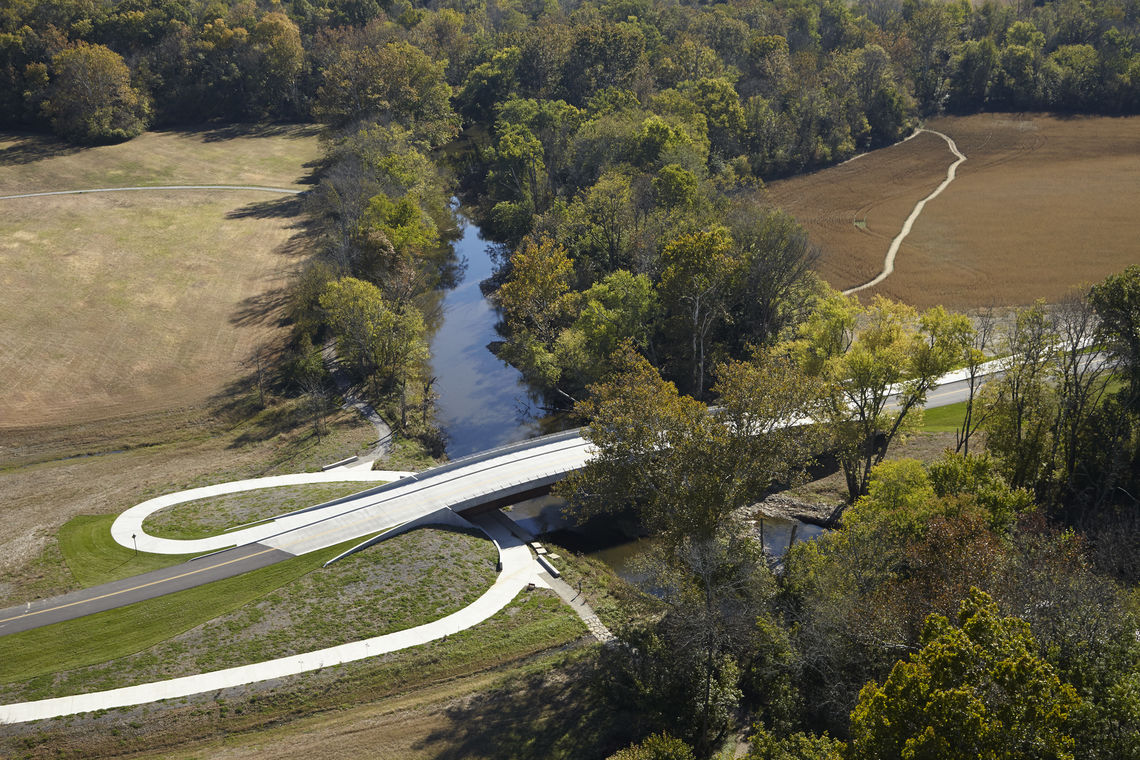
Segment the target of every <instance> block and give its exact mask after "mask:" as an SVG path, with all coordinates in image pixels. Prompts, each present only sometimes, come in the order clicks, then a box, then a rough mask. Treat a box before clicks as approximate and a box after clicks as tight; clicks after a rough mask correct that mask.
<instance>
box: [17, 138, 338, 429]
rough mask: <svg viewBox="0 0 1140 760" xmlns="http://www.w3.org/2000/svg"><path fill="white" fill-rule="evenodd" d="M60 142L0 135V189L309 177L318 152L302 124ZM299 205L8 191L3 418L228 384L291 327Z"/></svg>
mask: <svg viewBox="0 0 1140 760" xmlns="http://www.w3.org/2000/svg"><path fill="white" fill-rule="evenodd" d="M56 148H57V146H54V145H52V144H51V143H46V142H44V141H42V140H38V139H34V138H26V137H10V138H3V137H0V194H9V193H27V192H37V191H47V190H60V189H82V188H92V187H115V186H120V187H122V186H130V185H153V184H237V183H241V184H247V183H248V184H258V185H273V186H280V187H297V185H296V181H297V180H298V179H299V178H301V177H303V176H304V175H305V174H306V172H307V169H306V168H305V164H306V163H307V162H309V161H311V160H313V159H314V158H315V157H316V156H317V152H318V147H317V144H316V138H315V137H314V136H312V135H309V134H298V133H297V131H296V130H293V131H286V132H285V133H284V134H280V133H275V134H271V135H269V136H248V135H247V136H241V137H236V138H230V137H225V136H222V137H220V138H219V137H218V136H216V135H212V134H208V133H152V134H147V135H143V136H141V137H139V138H137V139H136V140H132V141H130V142H129V143H124V144H122V145H114V146H104V147H98V148H91V149H87V150H82V151H71V150H67V149H63V150H56ZM289 204H292V206H290V205H289ZM296 205H297V204H296V199H295V197H294V196H286V195H274V194H270V193H261V192H237V191H232V192H231V191H144V192H127V193H100V194H88V195H63V196H52V197H41V198H20V199H10V200H0V288H2V290H3V293H4V298H3V300H2V301H0V431H4V430H8V431H13V430H14V429H16V428H23V429H26V428H28V427H35V426H56V425H62V424H73V423H81V422H85V421H90V420H105V419H109V418H121V417H125V416H137V415H139V414H142V413H149V412H158V411H163V410H166V409H183V408H187V407H194V406H197V405H200V404H202V403H203V402H204V401H206V400H207V399H209V398H211V397H212V396H214V395H215V394H218V393H220V392H222V391H223V390H224V389H225V387H226V385H227V384H228V383H229V382H231V381H232V380H234V379H235V378H237V377H239V376H241V375H243V374H245V373H246V372H247V371H248V370H245V369H243V367H242V363H243V362H244V361H245V360H247V359H248V358H249V356H250V354H251V352H252V350H253V347H254V346H256V345H258V344H260V343H262V342H265V341H268V340H270V339H271V338H272V336H273V333H274V331H275V330H277V329H279V328H277V326H276V325H277V322H278V319H277V317H278V316H279V310H278V307H279V298H280V296H281V293H282V288H283V285H284V282H285V278H286V276H287V274H288V273H289V271H291V269H292V268H293V267H294V266H295V265H296V263H297V259H296V257H295V256H294V254H293V252H291V251H290V249H289V246H288V241H289V240H290V238H291V237H292V236H293V235H294V234H295V232H296V229H295V224H296V221H297V218H296V208H295V207H296ZM2 448H3V447H2V446H0V449H2Z"/></svg>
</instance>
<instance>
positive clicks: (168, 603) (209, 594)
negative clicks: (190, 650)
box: [0, 539, 362, 683]
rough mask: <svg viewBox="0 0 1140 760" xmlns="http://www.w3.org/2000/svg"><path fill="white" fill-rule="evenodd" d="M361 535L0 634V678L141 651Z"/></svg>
mask: <svg viewBox="0 0 1140 760" xmlns="http://www.w3.org/2000/svg"><path fill="white" fill-rule="evenodd" d="M361 540H362V539H353V540H352V541H346V542H344V543H343V544H340V545H338V546H334V547H330V548H328V549H324V550H322V551H319V552H312V553H310V554H304V555H302V556H300V557H294V558H293V559H288V560H285V561H284V562H278V563H277V564H274V565H270V566H269V567H263V568H260V569H258V570H253V571H251V572H248V573H244V574H242V575H238V576H235V577H233V578H226V579H224V580H220V581H214V582H213V583H207V584H206V585H204V586H198V587H197V588H192V589H187V590H185V591H179V592H176V593H173V594H167V595H166V596H160V597H158V598H155V599H148V600H146V601H143V602H138V603H136V604H131V605H128V606H126V607H119V608H118V609H114V610H107V611H106V612H99V613H96V614H94V615H88V616H86V617H82V618H76V619H75V620H66V621H63V622H60V623H54V624H52V625H48V626H44V627H43V628H37V629H35V630H31V631H24V632H22V633H14V634H12V635H10V636H4V637H0V683H10V682H13V681H26V680H29V679H32V678H36V677H42V676H47V675H50V674H52V673H57V672H60V671H65V670H71V669H73V668H78V667H82V666H85V665H94V664H97V663H101V662H106V661H108V660H113V659H116V658H118V657H124V656H126V655H129V654H133V653H135V652H140V651H142V650H144V649H146V648H148V647H151V646H153V645H155V644H157V643H159V642H161V641H165V640H166V639H169V638H171V637H173V636H177V635H178V634H180V633H182V632H184V631H188V630H190V629H191V628H193V627H195V626H197V625H201V624H202V623H205V622H207V621H209V620H212V619H214V618H216V617H218V616H220V615H224V614H226V613H228V612H231V611H233V610H236V609H238V608H239V607H241V606H243V605H245V604H248V603H250V602H251V601H253V600H255V599H257V598H259V597H261V596H264V595H265V594H268V593H270V592H272V591H274V590H275V589H278V588H280V587H281V586H284V585H286V584H288V583H290V582H292V581H294V580H296V579H297V578H300V577H301V576H302V575H304V574H306V573H308V572H310V571H312V570H315V569H317V568H319V567H320V566H321V565H322V564H323V563H324V562H325V561H326V560H328V559H329V558H331V557H334V556H336V555H337V554H339V553H340V552H342V551H344V550H346V549H348V548H350V547H352V546H354V545H356V544H357V543H359V542H360V541H361ZM128 551H129V550H128Z"/></svg>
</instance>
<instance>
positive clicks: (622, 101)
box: [0, 0, 1140, 212]
mask: <svg viewBox="0 0 1140 760" xmlns="http://www.w3.org/2000/svg"><path fill="white" fill-rule="evenodd" d="M1138 23H1140V13H1138V11H1137V8H1136V5H1135V2H1129V1H1128V0H1097V1H1096V2H1091V3H1090V2H1080V1H1079V0H1054V1H1053V2H1047V3H1035V4H1030V3H1028V2H1024V3H1017V4H997V3H992V2H987V3H983V4H979V5H977V6H971V5H970V4H968V3H965V2H962V3H941V2H930V1H925V2H924V1H923V0H905V1H904V2H898V1H897V0H861V1H860V2H858V3H855V4H847V3H843V2H839V1H838V0H827V2H822V3H804V2H802V1H801V0H779V2H775V3H765V4H757V3H751V2H734V3H717V4H711V5H695V4H693V5H689V4H682V5H673V6H669V5H664V4H654V3H651V2H648V0H629V1H627V2H600V1H598V2H591V3H585V4H579V3H553V2H551V3H530V4H527V3H520V2H511V1H503V0H493V1H492V2H490V3H479V4H475V5H471V4H452V3H430V4H421V3H414V2H409V1H408V0H399V1H397V0H387V1H386V2H379V0H288V1H286V2H280V3H257V2H254V1H253V0H241V2H234V1H233V0H126V1H125V2H112V1H111V0H60V1H59V2H51V3H44V2H38V1H37V0H15V1H14V2H10V3H6V4H5V6H4V8H3V9H2V10H0V81H2V82H3V86H0V93H2V98H3V101H2V103H0V106H2V107H0V114H2V116H0V118H3V119H4V123H5V126H8V127H11V126H17V125H20V126H28V125H34V124H37V123H47V122H48V121H50V120H53V119H57V118H58V117H57V116H55V115H54V114H53V112H52V110H51V108H50V107H49V108H47V109H45V107H44V102H45V100H46V101H49V102H50V101H51V92H52V91H55V90H59V89H62V90H65V91H66V90H68V89H71V88H74V87H76V86H77V83H76V80H82V79H84V78H85V77H84V74H83V73H82V72H79V71H77V70H76V68H75V66H74V65H69V57H70V58H71V59H72V60H74V58H75V53H72V54H70V56H68V55H65V56H64V57H63V58H60V56H61V54H64V53H65V52H66V51H73V50H85V51H86V52H85V53H81V54H80V55H86V56H89V57H90V56H95V57H102V58H103V59H105V60H106V63H104V64H102V67H103V68H106V67H107V66H110V65H111V64H112V63H113V64H114V68H115V69H116V74H115V77H113V78H112V79H113V80H119V79H120V76H119V75H120V74H122V73H124V71H125V72H126V73H127V75H128V77H129V85H128V86H129V87H130V88H133V90H134V91H135V92H137V94H138V98H139V100H140V104H145V106H146V107H145V108H144V107H142V105H140V104H136V103H133V102H124V103H122V104H120V105H118V106H117V109H119V110H123V111H124V112H126V113H128V114H134V115H135V116H136V117H139V116H141V117H144V121H145V120H146V119H153V120H154V122H155V123H159V124H169V123H177V122H184V121H188V120H190V121H200V120H203V119H208V118H219V119H225V120H235V119H236V120H250V119H262V118H267V117H268V118H304V119H308V118H313V117H318V118H337V117H338V116H343V114H344V111H345V108H346V107H347V110H349V111H358V110H359V109H361V108H365V107H368V106H369V101H370V100H371V105H377V104H378V103H380V102H381V101H382V100H383V93H378V92H372V93H369V92H367V90H368V88H369V87H370V86H371V87H376V86H380V85H378V83H377V82H376V77H375V74H376V72H383V73H384V74H385V76H384V77H382V79H388V78H390V77H391V78H393V79H392V82H390V83H389V84H386V85H383V86H385V87H388V88H389V90H392V91H393V92H394V91H395V90H403V91H405V92H407V91H409V90H416V91H418V93H419V94H418V95H416V96H415V97H421V98H431V97H433V94H432V93H433V90H432V88H433V87H434V88H436V90H435V91H434V92H435V93H436V94H437V95H442V97H443V99H445V100H446V98H447V96H449V95H451V94H452V92H454V94H455V96H456V99H457V103H458V104H459V108H458V110H459V111H460V113H461V114H462V115H463V117H464V118H465V119H466V121H467V123H468V124H470V125H479V126H481V127H483V128H484V129H487V130H489V131H493V132H494V133H495V134H494V135H493V137H494V139H495V141H496V142H497V141H498V140H500V139H502V137H503V135H500V134H499V132H500V131H501V130H500V129H498V127H496V122H498V121H499V120H500V119H501V118H506V120H507V121H508V122H511V123H513V124H514V126H516V127H518V126H523V125H521V124H519V123H518V120H517V119H513V118H511V116H510V115H509V114H500V111H501V110H502V109H503V108H504V107H505V106H506V104H507V102H509V101H510V100H512V99H515V98H522V99H529V100H534V101H536V102H538V103H540V104H552V105H555V106H556V110H557V109H561V110H562V111H563V112H564V113H562V114H561V115H560V116H559V118H558V119H557V121H560V122H561V121H564V120H565V119H566V118H571V119H577V120H578V123H576V124H573V125H565V124H549V125H547V126H548V127H550V128H551V129H553V130H555V131H556V132H559V133H562V136H563V138H564V139H563V141H562V144H561V145H559V140H558V139H557V135H555V134H545V135H542V134H539V133H538V132H535V131H534V128H533V125H531V126H528V127H527V131H529V132H531V134H532V136H533V137H535V138H537V139H539V140H540V141H541V142H542V148H543V152H544V154H545V160H544V163H545V164H546V165H547V167H548V169H549V170H551V177H552V178H553V179H554V180H555V181H556V183H557V184H558V187H555V188H552V189H554V190H556V191H561V190H564V189H565V188H564V187H562V186H563V185H564V183H565V182H566V181H567V180H571V181H572V182H573V183H574V184H575V185H576V187H573V188H571V190H577V189H582V188H583V187H585V186H586V185H588V184H592V181H591V182H583V179H584V178H583V177H582V176H577V177H566V176H561V175H562V173H563V172H565V171H567V170H570V172H571V174H573V173H574V172H573V169H574V165H573V164H562V165H560V164H561V161H560V159H561V158H569V157H570V156H569V155H556V154H557V153H558V151H559V148H560V147H561V148H566V147H569V145H568V144H567V143H566V139H569V140H570V141H571V142H572V141H573V138H574V134H573V133H576V132H577V131H578V130H579V128H580V127H583V126H585V123H586V122H595V123H594V124H593V125H592V126H591V127H589V129H588V134H583V135H581V137H582V138H587V137H589V136H591V135H592V137H593V140H594V141H596V140H598V139H602V138H604V135H606V134H611V135H613V136H614V137H616V136H617V135H615V134H614V132H615V128H617V127H618V126H619V125H621V124H625V125H626V126H630V125H635V124H637V125H640V124H643V122H644V119H645V118H646V117H647V116H649V115H654V116H657V117H660V118H661V119H662V120H663V121H664V122H665V123H666V124H667V125H669V126H671V127H673V128H674V129H683V130H684V131H685V132H686V133H687V137H688V138H689V139H691V140H694V141H695V148H696V149H697V150H698V151H700V150H701V149H702V146H703V145H707V150H708V152H709V157H710V158H712V159H713V163H712V165H710V168H712V169H713V173H714V174H715V173H719V163H721V162H730V161H731V160H732V159H734V158H737V157H739V156H745V157H747V163H748V164H750V167H751V170H752V172H753V173H755V174H757V175H760V176H770V175H771V174H773V173H781V172H789V171H798V170H800V169H803V168H805V167H809V166H815V165H819V164H823V163H828V162H830V161H834V160H836V159H839V158H842V157H844V156H846V155H850V154H851V153H852V152H853V151H855V150H860V149H863V148H866V147H870V146H874V145H878V144H882V143H884V142H888V141H890V140H893V139H895V138H896V137H897V136H898V134H899V133H900V131H901V130H903V129H905V127H906V126H907V124H908V123H909V121H910V120H911V118H912V117H913V116H914V115H915V114H916V113H931V112H935V111H938V110H942V109H949V110H954V111H972V110H978V109H983V108H989V109H1009V108H1014V109H1025V108H1042V109H1054V110H1072V111H1096V112H1107V113H1123V112H1135V111H1136V109H1137V108H1140V52H1138V50H1137V31H1138ZM364 30H370V31H369V32H367V33H365V32H364ZM362 35H363V36H362ZM362 40H367V43H368V44H367V45H361V44H360V43H361V41H362ZM388 45H394V46H395V47H388ZM412 48H414V50H413V49H412ZM391 58H396V59H398V60H397V65H396V66H395V67H394V68H392V67H389V66H387V65H386V64H385V60H386V59H391ZM408 59H414V60H408ZM435 66H438V67H442V68H443V69H444V70H445V74H446V77H445V81H444V82H443V83H442V84H443V87H442V89H441V88H439V87H438V85H437V84H434V83H433V78H432V77H431V76H430V75H429V76H428V79H426V80H425V79H423V78H422V77H423V75H424V74H425V73H426V72H428V70H429V69H431V68H432V67H435ZM397 72H399V74H397ZM97 78H102V77H97ZM94 79H96V78H92V79H91V80H90V81H89V82H88V84H96V82H95V81H94ZM397 80H399V81H397ZM57 82H58V83H57ZM369 82H371V84H369ZM97 84H98V86H99V87H102V88H108V89H106V90H105V91H107V92H112V91H114V90H115V89H121V86H122V83H121V82H120V83H119V84H115V83H114V81H110V82H107V81H103V82H99V83H97ZM344 85H348V87H347V88H345V87H344ZM357 85H362V86H359V87H358V86H357ZM322 88H324V93H323V95H322V93H321V90H322ZM389 94H393V93H392V92H390V93H389ZM57 99H58V98H57ZM131 100H133V98H128V99H127V101H131ZM398 100H400V96H397V97H396V99H395V100H393V101H392V102H390V103H387V104H386V105H384V107H385V108H389V107H391V108H394V109H396V110H398V109H399V108H400V107H401V106H400V105H399V104H398V103H397V101H398ZM558 103H561V104H562V105H561V106H557V105H556V104H558ZM603 103H604V105H603ZM567 109H572V110H567ZM583 111H585V113H582V112H583ZM599 111H605V112H606V114H607V115H609V116H610V117H611V118H610V119H603V120H602V121H601V122H598V121H597V117H598V116H599V115H601V114H599ZM117 129H119V128H118V127H116V128H114V129H112V130H110V131H106V132H100V133H99V137H101V138H103V139H107V138H117V137H120V136H121V135H120V133H119V132H118V131H116V130H117ZM619 131H622V132H624V131H626V130H619ZM65 134H69V135H73V136H80V137H83V138H84V139H92V138H91V137H90V135H91V132H90V131H88V132H87V133H84V134H80V133H77V132H75V131H74V130H72V131H70V132H65ZM548 138H553V139H548ZM585 147H586V146H580V149H582V148H585ZM594 147H595V148H597V147H599V146H597V145H595V146H594ZM573 153H574V151H571V155H572V154H573ZM579 157H580V156H579ZM601 163H602V162H598V161H595V162H589V163H587V164H586V165H579V166H580V168H582V169H584V171H585V172H586V173H587V174H588V173H591V172H597V171H600V170H601V169H603V167H602V165H601ZM533 190H534V191H541V188H533ZM564 196H565V197H567V198H569V197H572V193H568V194H567V193H564ZM530 200H531V201H533V202H534V203H535V204H536V208H535V209H534V211H535V212H541V211H543V210H545V204H544V202H543V198H541V197H539V196H536V197H534V198H532V199H530Z"/></svg>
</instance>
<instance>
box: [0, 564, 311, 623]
mask: <svg viewBox="0 0 1140 760" xmlns="http://www.w3.org/2000/svg"><path fill="white" fill-rule="evenodd" d="M290 556H291V555H289V554H286V553H285V552H282V551H279V550H277V549H272V548H270V547H268V546H262V545H261V544H248V545H246V546H240V547H236V548H234V549H230V550H228V551H224V552H220V553H218V554H213V555H211V556H209V557H200V558H197V559H193V560H191V561H189V562H183V563H181V564H178V565H173V566H171V567H167V568H163V569H161V570H152V571H151V572H149V573H143V574H141V575H134V576H131V577H129V578H124V579H122V580H118V581H112V582H111V583H104V584H102V585H100V586H92V587H91V588H86V589H83V590H82V591H75V592H72V593H70V594H65V595H63V596H56V597H52V598H50V599H40V600H38V601H35V602H29V603H28V604H22V605H19V606H16V607H9V608H8V609H5V610H0V636H6V635H8V634H10V633H19V632H20V631H27V630H31V629H33V628H39V627H40V626H44V625H51V624H52V623H58V622H61V621H63V620H71V619H73V618H77V617H83V616H84V615H91V614H94V613H96V612H103V611H105V610H110V609H114V608H116V607H125V606H126V605H128V604H134V603H135V602H141V601H143V600H144V599H153V598H154V597H156V596H163V595H165V594H172V593H174V592H175V591H182V590H184V589H188V588H193V587H195V586H200V585H202V584H204V583H210V582H212V581H218V580H222V579H223V578H231V577H233V576H235V575H241V574H242V573H248V572H249V571H251V570H256V569H258V568H260V567H266V566H267V565H272V564H273V563H275V562H280V561H281V560H283V559H288V558H289V557H290Z"/></svg>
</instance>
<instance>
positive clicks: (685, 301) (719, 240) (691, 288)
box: [658, 227, 739, 398]
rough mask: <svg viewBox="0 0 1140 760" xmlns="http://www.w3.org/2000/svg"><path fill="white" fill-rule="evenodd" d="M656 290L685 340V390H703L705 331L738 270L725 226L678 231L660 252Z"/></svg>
mask: <svg viewBox="0 0 1140 760" xmlns="http://www.w3.org/2000/svg"><path fill="white" fill-rule="evenodd" d="M661 265H662V267H663V268H664V271H662V273H661V283H660V285H659V286H658V293H659V295H660V297H661V302H662V304H663V305H664V307H665V310H666V313H667V314H668V318H669V319H670V320H671V321H672V322H673V324H674V329H675V331H676V333H677V335H678V336H679V337H680V339H681V342H682V344H683V345H684V344H688V353H689V367H690V371H689V390H690V392H691V393H692V394H693V395H694V396H695V397H697V398H700V397H701V396H702V395H704V391H705V379H706V375H707V371H708V370H707V368H706V363H707V348H708V340H709V334H710V333H711V331H712V328H713V326H714V325H716V323H717V322H718V321H719V320H720V319H722V318H723V317H724V314H725V312H726V295H727V294H728V292H729V289H730V285H731V283H732V281H733V279H734V278H735V277H736V276H737V275H738V272H739V262H738V261H737V259H736V258H735V257H734V256H733V255H732V240H731V238H730V237H729V235H728V230H726V229H725V228H724V227H714V228H712V229H709V230H703V231H701V232H693V233H690V234H687V235H682V236H681V237H679V238H677V239H676V240H674V241H672V242H671V243H669V244H668V245H666V246H665V249H664V250H663V251H662V252H661Z"/></svg>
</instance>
